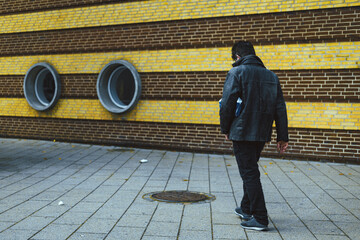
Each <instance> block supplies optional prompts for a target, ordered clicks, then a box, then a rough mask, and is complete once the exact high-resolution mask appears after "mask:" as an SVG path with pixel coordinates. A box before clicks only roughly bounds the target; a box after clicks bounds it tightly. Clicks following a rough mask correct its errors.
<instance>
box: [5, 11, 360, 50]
mask: <svg viewBox="0 0 360 240" xmlns="http://www.w3.org/2000/svg"><path fill="white" fill-rule="evenodd" d="M359 36H360V8H356V7H350V8H335V9H323V10H312V11H298V12H290V13H288V12H286V13H271V14H262V15H247V16H234V17H218V18H204V19H190V20H179V21H168V22H153V23H140V24H128V25H118V26H107V27H94V28H80V29H65V30H55V31H54V30H53V31H42V32H29V33H14V34H3V35H0V55H1V56H11V55H31V54H56V53H80V52H82V53H83V52H99V51H108V52H111V51H129V50H152V49H181V48H197V47H230V46H232V45H233V43H234V42H235V41H237V40H239V39H247V40H249V41H252V42H253V43H254V45H269V44H291V43H319V42H339V41H359V40H360V37H359Z"/></svg>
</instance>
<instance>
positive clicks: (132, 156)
mask: <svg viewBox="0 0 360 240" xmlns="http://www.w3.org/2000/svg"><path fill="white" fill-rule="evenodd" d="M139 152H140V150H137V151H136V152H134V154H133V155H131V156H130V157H129V158H128V159H127V160H126V161H125V162H124V163H122V164H121V165H120V166H119V167H118V168H117V169H116V170H115V172H116V171H118V170H119V169H121V168H122V167H123V166H124V165H125V164H126V163H127V162H129V161H130V160H131V159H133V158H134V156H136V154H137V153H139ZM119 155H121V154H119ZM119 155H118V156H119ZM116 157H117V156H116ZM116 157H114V158H113V159H112V160H111V161H109V162H108V163H107V164H109V163H110V162H112V161H113V160H114V159H116ZM107 164H105V165H104V166H103V167H105V166H106V165H107ZM103 167H102V168H103ZM139 167H140V165H139V166H138V167H136V168H135V170H134V171H133V173H132V174H131V175H130V177H131V176H132V175H133V174H134V172H135V171H136V169H138V168H139ZM100 169H101V168H100ZM100 169H99V170H100ZM99 170H98V171H99ZM98 171H97V172H98ZM110 177H111V176H109V177H108V178H106V179H105V180H104V181H103V182H102V183H101V184H99V186H98V187H97V188H95V189H94V190H93V191H91V192H90V193H89V194H88V195H86V196H85V197H84V198H83V199H81V200H80V201H79V202H78V203H80V202H81V201H82V200H84V199H85V198H86V197H88V196H89V195H90V194H91V193H93V192H95V191H96V189H98V188H99V187H100V186H101V185H102V184H104V183H105V182H106V181H107V180H108V179H109V178H110ZM130 177H129V178H130ZM125 183H126V181H125V182H124V183H122V184H121V185H120V187H119V188H118V189H117V190H116V191H115V192H114V193H113V194H112V195H111V196H110V197H109V198H108V199H107V200H106V201H104V203H103V204H102V205H101V206H100V207H99V208H98V209H96V210H95V211H94V212H93V213H92V214H91V215H90V216H89V217H88V219H87V220H85V221H84V222H83V223H82V224H80V225H79V226H78V227H77V228H76V229H75V231H74V232H73V233H71V234H70V235H69V236H68V237H67V238H66V239H68V238H70V237H71V236H72V235H73V234H74V233H76V232H77V231H78V230H79V229H80V228H81V227H82V226H83V225H84V224H85V223H86V222H87V221H88V220H89V219H90V218H91V217H92V216H94V215H95V214H96V213H97V212H98V211H99V210H100V209H101V208H102V207H103V206H104V205H105V204H106V203H107V202H108V201H109V200H110V199H111V197H113V196H114V195H115V194H116V193H117V192H118V191H119V190H120V189H121V187H122V186H123V185H124V184H125ZM78 203H77V204H78ZM77 204H75V205H74V206H76V205H77ZM74 206H73V207H74ZM59 217H60V216H59ZM115 225H116V224H115ZM115 225H114V226H115ZM113 228H114V227H113ZM113 228H112V229H113ZM110 231H111V230H110ZM105 238H106V236H105ZM105 238H104V239H105Z"/></svg>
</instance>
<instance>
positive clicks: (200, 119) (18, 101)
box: [0, 98, 360, 130]
mask: <svg viewBox="0 0 360 240" xmlns="http://www.w3.org/2000/svg"><path fill="white" fill-rule="evenodd" d="M287 108H288V115H289V127H293V128H322V129H341V130H359V129H360V104H359V103H356V104H355V103H293V102H289V103H287ZM14 109H16V111H14ZM218 112H219V103H218V102H216V101H208V102H206V101H155V100H142V101H140V102H139V103H138V105H137V106H136V107H135V109H134V110H133V111H131V112H129V113H126V114H124V115H115V114H111V113H109V112H108V111H107V110H105V109H104V108H103V107H102V105H101V104H100V102H99V101H98V100H81V99H62V100H60V101H59V102H58V104H57V105H56V107H55V108H54V109H52V110H51V111H50V112H45V113H44V112H37V111H35V110H33V109H32V108H31V107H30V106H29V105H28V103H27V102H26V100H25V99H22V98H0V116H17V117H45V118H67V119H69V118H70V119H89V120H117V121H123V120H126V121H143V122H167V123H192V124H213V125H218V124H219V113H218Z"/></svg>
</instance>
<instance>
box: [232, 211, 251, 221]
mask: <svg viewBox="0 0 360 240" xmlns="http://www.w3.org/2000/svg"><path fill="white" fill-rule="evenodd" d="M234 213H235V214H236V215H238V216H239V217H240V218H241V219H243V220H245V221H249V220H250V219H251V217H249V218H247V217H244V215H242V214H240V213H238V212H237V211H234Z"/></svg>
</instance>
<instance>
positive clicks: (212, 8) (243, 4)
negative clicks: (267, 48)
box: [0, 0, 360, 33]
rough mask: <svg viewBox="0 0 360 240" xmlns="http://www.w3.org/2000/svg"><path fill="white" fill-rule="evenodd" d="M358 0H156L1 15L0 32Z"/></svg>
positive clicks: (332, 4) (288, 8)
mask: <svg viewBox="0 0 360 240" xmlns="http://www.w3.org/2000/svg"><path fill="white" fill-rule="evenodd" d="M359 5H360V2H359V1H358V0H334V1H329V0H282V1H273V0H261V1H259V0H243V1H237V0H228V1H224V0H196V1H195V0H180V1H178V0H157V1H142V2H136V1H134V2H127V3H116V4H109V5H101V6H92V7H80V8H72V9H62V10H53V11H45V12H35V13H27V14H16V15H7V16H0V33H13V32H29V31H43V30H50V29H65V28H79V27H94V26H106V25H115V24H128V23H140V22H153V21H168V20H179V19H195V18H207V17H220V16H234V15H247V14H261V13H271V12H284V11H298V10H310V9H322V8H337V7H349V6H359Z"/></svg>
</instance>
